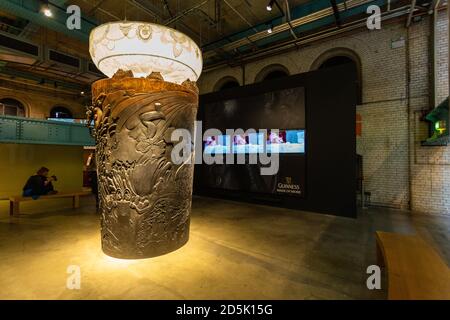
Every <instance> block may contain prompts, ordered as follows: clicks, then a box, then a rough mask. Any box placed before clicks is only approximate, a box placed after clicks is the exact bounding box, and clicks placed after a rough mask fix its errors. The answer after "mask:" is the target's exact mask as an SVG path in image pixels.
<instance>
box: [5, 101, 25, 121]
mask: <svg viewBox="0 0 450 320" xmlns="http://www.w3.org/2000/svg"><path fill="white" fill-rule="evenodd" d="M0 115H5V116H15V117H25V116H26V109H25V106H24V104H23V103H22V102H20V101H19V100H17V99H14V98H3V99H0Z"/></svg>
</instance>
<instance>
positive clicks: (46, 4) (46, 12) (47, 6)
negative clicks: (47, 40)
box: [42, 1, 53, 18]
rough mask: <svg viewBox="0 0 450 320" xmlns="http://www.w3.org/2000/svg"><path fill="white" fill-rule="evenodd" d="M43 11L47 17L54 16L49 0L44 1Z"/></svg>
mask: <svg viewBox="0 0 450 320" xmlns="http://www.w3.org/2000/svg"><path fill="white" fill-rule="evenodd" d="M42 12H43V13H44V15H45V16H46V17H49V18H50V17H52V16H53V12H52V10H50V6H49V5H48V1H44V5H43V7H42Z"/></svg>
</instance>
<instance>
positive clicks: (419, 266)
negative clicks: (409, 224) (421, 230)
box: [376, 231, 450, 300]
mask: <svg viewBox="0 0 450 320" xmlns="http://www.w3.org/2000/svg"><path fill="white" fill-rule="evenodd" d="M376 239H377V254H378V263H379V266H380V267H381V266H385V267H386V269H387V278H388V299H389V300H448V299H450V269H449V267H448V266H447V264H446V263H445V262H444V260H442V258H441V257H440V256H439V254H438V253H437V252H436V251H435V250H434V249H433V247H431V246H430V245H429V244H428V243H426V242H425V241H424V240H423V239H422V238H420V237H419V236H416V235H402V234H396V233H387V232H380V231H378V232H376Z"/></svg>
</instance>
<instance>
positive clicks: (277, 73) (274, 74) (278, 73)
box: [262, 70, 289, 81]
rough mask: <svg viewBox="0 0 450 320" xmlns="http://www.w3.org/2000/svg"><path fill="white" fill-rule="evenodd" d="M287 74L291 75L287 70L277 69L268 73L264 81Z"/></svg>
mask: <svg viewBox="0 0 450 320" xmlns="http://www.w3.org/2000/svg"><path fill="white" fill-rule="evenodd" d="M287 76H289V75H288V74H287V73H286V72H284V71H283V70H275V71H272V72H270V73H268V74H267V75H266V76H265V77H264V79H263V80H262V81H268V80H274V79H280V78H285V77H287Z"/></svg>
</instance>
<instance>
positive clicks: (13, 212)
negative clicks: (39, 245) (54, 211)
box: [9, 191, 91, 216]
mask: <svg viewBox="0 0 450 320" xmlns="http://www.w3.org/2000/svg"><path fill="white" fill-rule="evenodd" d="M90 194H91V193H90V192H86V191H80V192H69V193H57V194H51V195H46V196H40V197H39V198H38V199H37V200H33V198H32V197H23V196H13V197H9V215H10V216H18V215H19V214H20V209H19V204H20V202H22V201H39V200H47V199H59V198H72V206H73V208H79V207H80V197H81V196H87V195H90Z"/></svg>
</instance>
